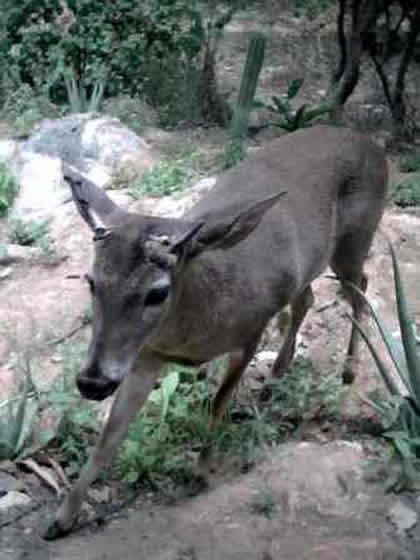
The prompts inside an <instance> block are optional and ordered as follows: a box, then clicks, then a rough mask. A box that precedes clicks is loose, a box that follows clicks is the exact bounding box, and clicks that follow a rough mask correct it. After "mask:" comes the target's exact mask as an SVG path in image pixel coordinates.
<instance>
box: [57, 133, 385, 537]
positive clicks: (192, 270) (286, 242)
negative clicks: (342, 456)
mask: <svg viewBox="0 0 420 560" xmlns="http://www.w3.org/2000/svg"><path fill="white" fill-rule="evenodd" d="M66 178H67V180H68V181H69V183H70V185H71V187H72V192H73V197H74V199H75V202H76V204H77V206H78V208H79V210H80V212H81V214H82V216H83V217H84V219H85V220H86V221H87V223H88V224H89V225H90V227H91V228H92V229H93V230H94V231H95V235H96V237H97V238H98V242H97V244H96V251H95V255H96V256H95V264H94V267H93V277H92V278H91V279H90V280H89V282H90V284H91V287H92V291H93V295H94V315H95V319H94V325H93V339H92V343H91V347H90V352H89V358H88V363H87V365H86V368H85V369H84V370H83V371H82V372H81V373H80V375H79V378H78V385H79V389H80V391H81V392H82V394H84V395H85V396H87V397H88V398H94V399H101V398H104V397H106V396H108V395H109V394H110V393H111V392H112V391H113V390H115V388H116V387H117V386H118V385H120V384H121V386H120V388H119V391H118V394H117V397H116V399H115V402H114V405H113V408H112V411H111V415H110V418H109V420H108V423H107V425H106V426H105V428H104V431H103V433H102V434H101V437H100V440H99V442H98V445H97V447H96V449H95V451H94V452H93V454H92V457H91V458H90V460H89V462H88V465H87V467H86V468H85V470H84V471H83V473H82V475H81V477H80V479H79V481H78V482H77V483H76V485H75V487H74V489H73V490H72V491H71V492H70V494H69V495H68V496H67V498H66V500H65V501H64V503H63V504H62V506H61V508H60V509H59V511H58V514H57V518H56V521H55V522H54V524H53V525H52V527H50V534H49V536H50V537H51V536H57V535H58V534H62V533H64V532H66V531H68V530H70V528H71V526H72V525H73V523H74V520H75V518H76V516H77V513H78V511H79V508H80V505H81V502H82V500H83V497H84V494H85V492H86V489H87V486H88V485H89V484H90V482H91V481H93V480H94V479H95V478H96V476H97V473H98V470H99V469H100V468H101V467H102V466H103V465H104V463H105V462H106V461H107V460H109V457H110V456H111V455H112V452H115V451H116V448H117V447H118V444H119V443H120V441H121V439H122V438H123V437H124V435H125V432H126V430H127V428H128V425H129V422H130V421H131V419H132V418H133V417H134V416H135V414H136V412H137V411H138V409H139V408H140V407H141V406H142V404H143V403H144V401H145V400H146V399H147V395H148V394H149V392H150V391H151V390H152V388H153V385H154V382H155V380H156V379H157V377H158V375H159V372H160V371H161V368H162V366H163V365H164V364H165V363H166V362H168V361H169V360H171V361H173V360H175V361H176V360H178V361H180V362H187V363H194V364H200V363H203V362H206V361H209V360H211V359H212V358H214V357H216V356H219V355H221V354H224V353H229V354H230V357H231V360H230V366H229V367H228V369H227V372H226V374H225V379H224V381H223V382H222V385H221V387H220V389H219V391H218V393H217V395H216V397H215V399H214V406H213V410H214V419H213V423H214V424H216V423H217V422H218V421H220V419H221V418H222V416H223V412H224V410H225V408H226V405H227V402H228V398H229V396H230V394H231V393H232V391H233V389H234V388H235V386H236V384H237V382H238V381H239V379H240V377H241V375H242V373H243V371H244V370H245V368H246V366H247V364H248V363H249V360H250V359H251V358H252V356H253V354H254V352H255V349H256V347H257V344H258V341H259V339H260V336H261V334H262V332H263V330H264V328H265V326H266V325H267V322H268V321H269V320H270V319H271V318H272V317H273V316H274V315H276V314H277V313H278V312H279V311H280V310H281V309H282V308H283V307H284V306H285V305H287V304H290V305H291V309H292V314H291V315H292V318H291V325H290V329H289V333H288V335H287V337H286V340H285V342H284V345H283V347H282V349H281V350H280V352H279V355H278V358H277V360H276V363H275V364H274V367H273V373H274V375H281V374H282V373H283V372H284V370H285V369H286V368H287V367H288V365H289V364H290V361H291V359H292V358H293V352H294V346H295V339H296V334H297V331H298V329H299V326H300V324H301V322H302V321H303V319H304V317H305V314H306V312H307V310H308V308H309V307H310V305H311V303H312V300H313V296H312V290H311V282H312V281H313V280H314V279H315V278H316V277H317V276H319V274H321V273H322V272H323V270H324V269H325V268H326V266H327V265H328V264H330V265H331V267H332V269H333V271H334V272H335V273H336V274H337V276H338V278H339V279H340V280H341V281H342V282H343V284H345V285H346V283H347V282H352V283H354V284H356V285H358V286H359V287H361V288H362V289H363V290H364V289H366V285H367V279H366V277H365V275H364V274H363V263H364V260H365V258H366V256H367V253H368V251H369V248H370V245H371V242H372V238H373V235H374V232H375V230H376V227H377V225H378V223H379V220H380V218H381V216H382V213H383V209H384V205H385V198H386V188H387V164H386V159H385V157H384V154H383V152H382V150H381V149H380V148H379V147H377V146H376V145H375V144H373V143H372V142H371V141H370V140H369V139H367V138H365V137H363V136H360V135H358V134H356V133H354V132H352V131H350V130H347V129H339V128H330V127H325V126H319V127H314V128H312V129H308V130H304V131H300V132H297V133H294V134H290V135H287V136H285V137H282V138H280V139H279V140H277V141H274V142H272V143H271V144H270V145H269V146H267V147H265V148H263V149H261V150H259V151H258V152H257V153H256V154H254V155H251V156H249V157H248V159H246V160H245V161H244V162H242V163H241V164H239V165H238V166H237V167H235V168H233V169H231V170H229V171H228V172H226V173H225V174H223V175H222V177H221V178H220V179H219V181H218V182H217V184H216V186H215V187H214V189H213V190H212V191H211V192H210V193H208V194H207V195H206V196H205V197H203V198H202V199H201V200H200V201H199V202H198V204H196V205H195V206H194V207H193V208H192V209H191V210H190V211H189V212H188V213H187V214H186V215H185V216H184V217H183V218H182V219H164V218H154V217H150V216H148V217H146V216H140V215H133V214H129V213H127V212H124V211H122V210H120V209H119V208H117V207H116V206H115V205H114V204H113V203H112V202H111V201H110V200H109V199H108V198H107V196H106V195H105V194H104V193H102V192H100V191H99V190H98V189H97V188H95V187H94V186H93V185H91V184H89V183H88V182H86V181H84V180H80V178H78V176H77V173H76V174H75V173H74V172H68V173H67V177H66ZM279 193H280V194H279ZM281 194H283V196H281ZM253 201H254V202H253ZM255 201H259V202H257V203H255ZM98 218H100V220H101V221H100V222H98ZM349 297H350V301H351V303H352V307H353V314H354V316H355V317H356V319H357V318H359V316H360V313H361V307H362V303H361V300H360V297H357V294H356V292H350V293H349ZM139 347H140V352H139ZM356 347H357V332H356V331H355V329H352V334H351V339H350V344H349V349H348V358H347V363H346V366H345V371H344V374H343V379H344V380H345V381H346V382H351V381H352V380H353V376H354V375H353V372H352V370H351V361H352V358H353V357H354V355H355V352H356ZM201 459H202V460H201V464H202V465H205V464H206V459H207V457H206V452H203V454H202V458H201Z"/></svg>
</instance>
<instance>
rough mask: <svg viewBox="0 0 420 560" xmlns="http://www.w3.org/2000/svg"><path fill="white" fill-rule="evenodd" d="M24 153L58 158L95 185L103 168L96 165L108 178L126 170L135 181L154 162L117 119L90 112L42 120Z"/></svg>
mask: <svg viewBox="0 0 420 560" xmlns="http://www.w3.org/2000/svg"><path fill="white" fill-rule="evenodd" d="M25 150H29V151H33V152H36V153H39V154H44V155H48V156H50V157H53V158H59V159H60V160H62V161H65V162H66V163H69V164H71V165H74V166H75V167H77V168H78V169H80V170H81V171H83V172H84V173H86V174H88V175H90V176H91V178H92V180H93V181H95V182H98V183H99V184H101V183H102V182H103V178H102V181H98V180H97V176H96V177H95V174H98V173H103V171H104V169H102V170H100V167H97V166H98V165H99V166H104V167H105V168H107V172H108V174H109V175H112V174H113V173H115V172H118V171H121V170H124V169H125V170H126V169H127V168H130V169H131V171H132V172H133V174H134V175H135V176H136V177H137V178H139V177H140V176H141V175H142V173H143V172H144V171H146V170H149V169H151V168H152V167H153V165H154V164H155V163H156V161H157V160H156V157H155V156H154V155H153V154H152V152H151V150H150V148H149V146H148V144H147V143H146V142H145V141H144V140H142V139H141V138H140V137H139V136H137V134H135V133H134V132H133V131H131V130H130V129H128V128H127V127H125V126H123V125H122V124H121V122H120V121H119V120H118V119H116V118H113V117H109V116H99V115H97V114H91V113H83V114H75V115H70V116H68V117H64V118H62V119H54V120H45V121H43V122H42V123H41V126H40V128H39V130H38V131H37V132H36V133H35V134H34V135H33V136H32V137H31V138H30V139H29V140H28V141H27V142H26V145H25ZM92 170H93V171H92ZM89 171H91V174H90V173H89ZM95 179H96V180H95Z"/></svg>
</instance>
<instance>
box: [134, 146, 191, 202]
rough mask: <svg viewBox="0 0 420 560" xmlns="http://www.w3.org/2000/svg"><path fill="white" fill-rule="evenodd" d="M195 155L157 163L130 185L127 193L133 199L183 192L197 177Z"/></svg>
mask: <svg viewBox="0 0 420 560" xmlns="http://www.w3.org/2000/svg"><path fill="white" fill-rule="evenodd" d="M196 160H197V154H195V153H193V154H188V155H185V156H180V157H178V158H176V159H173V160H167V161H161V162H159V163H157V164H156V165H155V166H154V167H153V169H152V170H151V171H147V172H146V173H145V174H144V175H143V177H142V178H141V180H140V181H139V182H137V183H134V184H133V185H131V187H130V189H129V192H130V194H131V196H133V198H140V197H141V196H143V195H147V196H156V197H159V196H165V195H170V194H173V193H175V192H179V191H183V190H184V189H186V188H187V187H189V186H190V185H191V182H192V181H193V179H194V178H197V177H198V173H197V170H196V166H195V165H194V164H195V162H196Z"/></svg>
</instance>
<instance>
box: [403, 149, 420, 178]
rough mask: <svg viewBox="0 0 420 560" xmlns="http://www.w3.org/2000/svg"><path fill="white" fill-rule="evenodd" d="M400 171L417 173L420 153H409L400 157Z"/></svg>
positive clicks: (419, 167) (419, 166)
mask: <svg viewBox="0 0 420 560" xmlns="http://www.w3.org/2000/svg"><path fill="white" fill-rule="evenodd" d="M400 171H401V172H402V173H417V172H418V171H420V152H410V153H408V154H403V155H402V156H401V157H400Z"/></svg>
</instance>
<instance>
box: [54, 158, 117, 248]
mask: <svg viewBox="0 0 420 560" xmlns="http://www.w3.org/2000/svg"><path fill="white" fill-rule="evenodd" d="M64 180H65V181H66V183H68V185H69V186H70V188H71V193H72V197H73V201H74V203H75V204H76V207H77V209H78V211H79V214H80V215H81V216H82V218H83V219H84V221H85V222H86V223H87V225H88V226H89V227H90V229H91V230H92V231H93V233H94V236H93V240H94V241H98V240H99V239H104V238H105V237H107V236H108V235H109V233H110V231H109V229H108V226H109V225H110V216H111V215H114V216H115V214H116V213H117V212H122V210H121V209H120V208H119V207H118V206H117V205H116V204H114V202H112V200H111V199H110V198H109V197H108V195H107V194H106V193H105V192H104V191H103V190H102V189H100V188H99V187H98V186H96V185H95V184H94V183H92V181H90V180H89V179H87V177H85V176H84V175H83V174H82V173H81V172H80V171H78V170H77V169H75V168H74V167H72V166H70V165H65V167H64Z"/></svg>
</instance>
